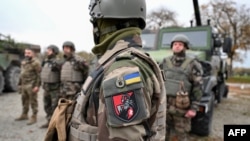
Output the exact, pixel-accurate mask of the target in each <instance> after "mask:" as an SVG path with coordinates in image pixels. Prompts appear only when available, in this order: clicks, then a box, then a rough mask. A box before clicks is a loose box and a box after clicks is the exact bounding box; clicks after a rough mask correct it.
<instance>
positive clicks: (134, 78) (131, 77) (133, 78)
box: [123, 72, 141, 85]
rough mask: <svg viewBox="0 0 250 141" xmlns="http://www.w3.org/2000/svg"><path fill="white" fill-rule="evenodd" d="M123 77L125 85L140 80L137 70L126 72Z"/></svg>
mask: <svg viewBox="0 0 250 141" xmlns="http://www.w3.org/2000/svg"><path fill="white" fill-rule="evenodd" d="M123 78H124V80H125V84H126V85H130V84H134V83H138V82H141V77H140V73H139V72H134V73H130V74H127V75H125V76H124V77H123Z"/></svg>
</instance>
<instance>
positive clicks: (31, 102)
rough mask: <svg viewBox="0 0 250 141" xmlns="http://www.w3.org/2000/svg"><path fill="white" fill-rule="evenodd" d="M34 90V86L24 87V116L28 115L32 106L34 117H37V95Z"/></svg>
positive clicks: (27, 85)
mask: <svg viewBox="0 0 250 141" xmlns="http://www.w3.org/2000/svg"><path fill="white" fill-rule="evenodd" d="M33 88H34V87H33V85H32V84H26V85H23V86H22V105H23V114H28V112H29V107H30V106H31V109H32V113H33V115H36V114H37V112H38V101H37V93H34V92H32V89H33Z"/></svg>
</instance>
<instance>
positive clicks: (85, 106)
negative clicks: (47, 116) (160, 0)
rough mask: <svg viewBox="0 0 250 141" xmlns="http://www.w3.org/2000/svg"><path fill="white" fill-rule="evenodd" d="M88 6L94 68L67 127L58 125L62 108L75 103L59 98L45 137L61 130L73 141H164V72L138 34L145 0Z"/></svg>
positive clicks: (112, 0)
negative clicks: (143, 45) (92, 40)
mask: <svg viewBox="0 0 250 141" xmlns="http://www.w3.org/2000/svg"><path fill="white" fill-rule="evenodd" d="M89 8H90V15H91V22H92V24H93V26H94V30H93V31H94V33H93V34H94V41H95V44H96V45H95V47H94V48H93V49H92V52H93V53H94V54H95V55H96V56H98V61H97V64H96V68H94V69H93V72H92V73H91V74H90V76H89V77H88V78H87V79H86V81H85V83H84V85H83V87H82V91H81V93H79V94H78V97H77V99H76V101H77V103H76V105H75V106H74V112H73V114H72V118H71V121H70V123H69V124H68V126H67V127H68V128H67V129H69V130H68V131H66V132H65V125H62V124H60V123H62V122H60V120H61V119H66V121H67V120H68V117H67V116H66V118H62V117H60V116H64V115H65V114H63V113H62V112H63V111H62V110H60V109H63V107H64V105H66V104H67V103H71V102H65V101H64V100H63V99H61V102H63V101H64V102H65V103H62V105H60V104H59V107H58V108H57V109H56V113H55V112H54V114H53V115H54V116H53V117H52V119H53V120H51V122H50V126H49V128H48V129H49V130H48V132H47V136H46V138H45V140H46V141H52V140H55V139H53V137H54V132H55V131H57V133H56V134H57V137H58V138H59V140H64V139H65V140H69V141H80V140H81V141H82V140H84V141H96V140H99V141H143V140H144V141H148V140H151V141H153V140H154V141H165V131H166V127H165V123H166V111H165V110H166V97H165V87H164V83H163V78H162V73H161V71H160V68H159V66H158V65H157V63H156V62H155V61H154V60H153V59H152V58H151V57H150V56H149V55H148V54H146V53H145V52H144V51H143V49H142V41H141V37H140V34H141V30H142V29H144V27H145V24H146V23H145V19H146V3H145V0H126V1H119V0H100V1H96V0H91V1H90V5H89ZM128 9H129V10H128ZM69 109H71V108H67V115H70V114H69V112H68V110H69ZM61 121H62V120H61ZM63 123H64V124H65V121H64V122H63ZM66 124H67V122H66ZM60 127H62V128H60ZM55 128H57V130H55ZM58 128H59V129H58ZM61 129H64V130H61ZM63 131H64V132H63ZM66 135H67V136H66Z"/></svg>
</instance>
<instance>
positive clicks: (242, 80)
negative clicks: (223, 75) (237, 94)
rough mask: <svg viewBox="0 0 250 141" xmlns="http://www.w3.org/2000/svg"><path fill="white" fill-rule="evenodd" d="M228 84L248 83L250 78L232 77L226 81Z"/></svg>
mask: <svg viewBox="0 0 250 141" xmlns="http://www.w3.org/2000/svg"><path fill="white" fill-rule="evenodd" d="M227 82H229V83H250V76H232V77H229V78H228V79H227Z"/></svg>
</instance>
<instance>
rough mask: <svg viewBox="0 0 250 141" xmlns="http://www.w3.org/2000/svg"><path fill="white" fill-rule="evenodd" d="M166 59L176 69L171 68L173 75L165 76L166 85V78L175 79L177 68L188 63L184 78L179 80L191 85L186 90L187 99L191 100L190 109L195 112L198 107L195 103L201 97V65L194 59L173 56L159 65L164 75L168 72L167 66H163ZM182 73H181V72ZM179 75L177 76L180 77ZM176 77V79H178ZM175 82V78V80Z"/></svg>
mask: <svg viewBox="0 0 250 141" xmlns="http://www.w3.org/2000/svg"><path fill="white" fill-rule="evenodd" d="M167 59H169V60H170V62H171V63H172V65H173V67H177V68H173V69H172V70H173V71H174V73H171V74H172V75H171V76H166V77H167V81H166V83H167V82H168V81H169V80H168V77H171V78H170V79H174V78H173V77H175V76H174V75H178V73H179V72H178V68H180V67H182V66H183V64H184V63H188V64H186V68H184V69H186V70H187V71H186V72H185V73H187V74H184V75H185V76H186V77H184V78H181V79H187V80H183V82H185V81H188V82H189V83H190V84H191V85H190V86H189V87H190V88H186V90H190V91H188V93H189V97H190V100H191V109H195V110H197V108H198V106H197V103H198V102H199V101H200V99H201V97H202V82H203V81H202V74H203V70H202V67H201V64H200V63H199V62H198V61H197V60H196V59H195V58H193V59H192V58H187V57H186V56H184V57H180V56H176V55H173V56H171V57H169V58H164V60H163V61H162V62H161V63H160V68H161V69H163V70H164V71H165V74H167V72H166V71H169V67H170V66H169V65H165V67H167V68H165V67H164V64H166V63H167V62H166V61H167ZM188 59H189V60H191V61H186V60H188ZM182 73H183V72H182ZM180 75H181V74H179V76H180ZM179 76H178V78H179ZM175 80H176V81H177V78H176V79H175ZM166 91H168V89H166Z"/></svg>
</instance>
